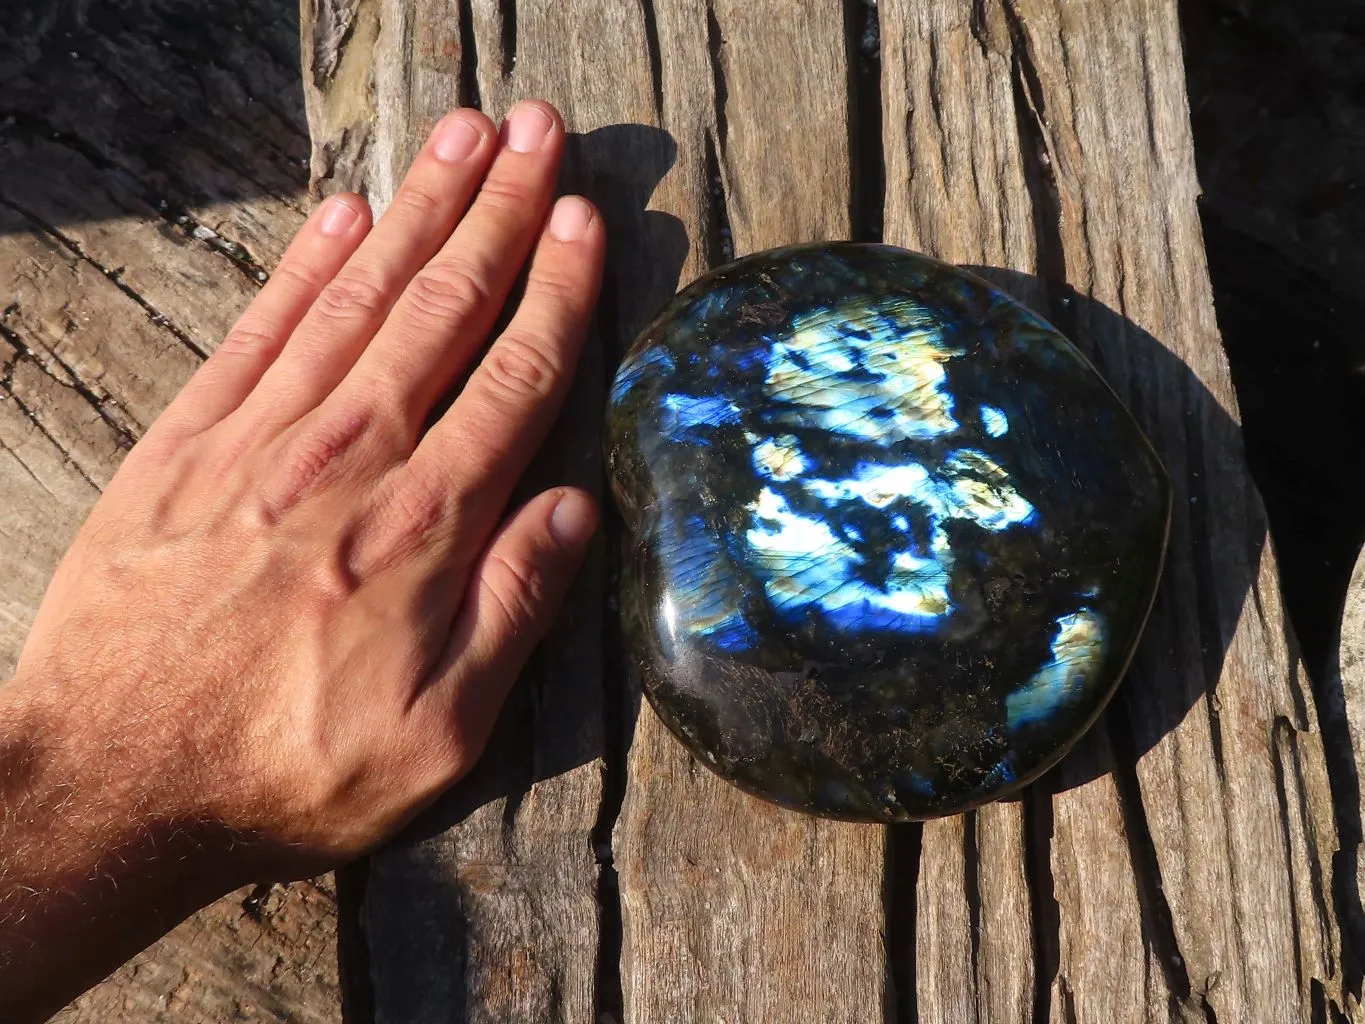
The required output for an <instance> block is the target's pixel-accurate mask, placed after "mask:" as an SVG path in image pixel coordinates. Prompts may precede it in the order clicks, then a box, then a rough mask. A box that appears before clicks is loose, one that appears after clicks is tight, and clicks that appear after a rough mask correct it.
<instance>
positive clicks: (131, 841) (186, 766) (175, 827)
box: [0, 676, 257, 913]
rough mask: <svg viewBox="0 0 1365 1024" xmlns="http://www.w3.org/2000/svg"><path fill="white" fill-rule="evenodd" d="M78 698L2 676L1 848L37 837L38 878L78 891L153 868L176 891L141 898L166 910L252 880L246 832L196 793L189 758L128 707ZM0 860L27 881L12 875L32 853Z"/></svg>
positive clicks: (149, 873) (30, 862)
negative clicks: (148, 730) (149, 731)
mask: <svg viewBox="0 0 1365 1024" xmlns="http://www.w3.org/2000/svg"><path fill="white" fill-rule="evenodd" d="M83 696H84V695H83V694H82V693H81V692H79V691H78V690H77V688H75V687H72V686H67V685H63V684H60V683H58V682H55V681H50V680H45V679H42V680H40V679H35V678H33V677H31V676H29V677H25V676H20V677H18V678H16V679H14V680H13V681H12V682H10V683H8V684H0V723H3V724H2V725H0V803H3V806H4V809H5V812H6V813H5V814H4V815H0V852H3V853H6V854H12V853H13V852H14V851H16V850H23V849H24V848H25V847H26V846H33V847H36V846H38V845H39V844H40V845H41V847H42V848H43V855H42V858H41V862H42V871H43V873H44V874H45V875H48V876H51V878H50V879H46V880H49V881H52V882H56V883H59V884H67V885H74V886H78V887H80V888H81V889H82V890H95V889H98V888H100V887H101V886H103V885H109V886H122V885H132V886H133V888H135V889H142V888H145V886H143V885H141V884H140V883H139V882H138V880H139V879H140V878H142V877H147V878H155V879H157V880H158V883H161V884H162V886H163V887H165V888H168V889H171V888H173V889H174V891H173V892H168V893H167V894H166V897H165V899H164V900H162V899H161V898H160V896H159V895H158V894H155V893H145V892H144V893H143V897H144V898H154V900H155V902H156V903H157V904H158V905H161V904H162V903H163V902H164V904H165V907H166V910H167V911H168V912H169V911H173V910H175V909H177V907H178V906H179V905H181V904H184V905H186V909H185V911H184V912H185V913H188V912H189V911H191V910H193V909H195V906H191V905H189V904H196V905H202V904H203V903H207V902H209V901H211V900H212V899H214V898H216V897H217V896H219V895H222V894H223V893H225V892H228V891H230V890H232V889H233V888H236V887H237V886H239V885H242V884H245V882H247V881H250V880H252V879H253V877H254V875H255V872H256V869H257V864H256V863H255V862H254V861H253V860H252V859H251V858H250V857H249V856H248V854H249V853H250V852H251V844H250V842H249V837H246V836H239V835H234V834H233V832H232V830H231V829H230V828H229V827H228V826H227V824H226V823H225V822H223V821H222V820H221V818H220V816H219V815H218V814H217V813H216V810H215V809H214V808H213V807H212V806H210V803H209V802H208V801H206V800H204V799H202V798H201V793H200V787H199V784H198V783H199V780H198V779H197V777H196V768H195V765H194V761H193V759H192V758H187V757H184V756H182V755H183V752H180V751H177V750H176V746H177V744H176V743H175V742H174V741H172V740H171V739H170V738H167V737H154V736H148V735H143V734H141V732H140V730H139V722H138V721H137V717H138V716H136V714H120V713H117V712H116V711H114V710H113V709H110V708H108V707H105V706H101V704H100V703H99V702H98V701H92V700H89V699H83ZM122 710H123V711H125V712H127V711H129V710H130V709H127V708H124V709H122ZM0 861H8V863H9V865H10V867H9V868H8V869H0V885H4V884H5V883H10V884H15V883H17V884H19V885H24V884H26V883H25V881H24V879H23V878H22V877H14V876H16V875H18V874H21V873H22V872H24V870H25V868H27V871H28V873H30V874H32V873H33V872H34V864H35V861H36V858H35V857H27V858H22V857H21V858H16V857H13V856H9V857H0ZM153 861H154V862H155V863H154V864H153V863H152V862H153ZM163 880H164V882H163Z"/></svg>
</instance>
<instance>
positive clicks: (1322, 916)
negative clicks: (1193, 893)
mask: <svg viewBox="0 0 1365 1024" xmlns="http://www.w3.org/2000/svg"><path fill="white" fill-rule="evenodd" d="M1299 731H1300V730H1299V728H1298V727H1296V726H1295V724H1294V723H1293V722H1290V721H1289V720H1288V719H1286V718H1284V717H1283V716H1280V717H1279V718H1277V719H1276V720H1275V725H1274V735H1275V739H1276V743H1275V747H1276V762H1277V770H1278V764H1279V762H1280V760H1281V759H1284V760H1285V761H1286V762H1287V763H1288V766H1289V767H1291V768H1292V770H1293V774H1294V778H1295V779H1296V780H1298V784H1297V785H1295V786H1294V790H1295V793H1296V794H1297V796H1298V807H1297V813H1298V818H1299V828H1298V831H1300V832H1301V833H1303V838H1304V840H1305V841H1306V842H1309V843H1310V844H1311V843H1312V840H1313V838H1314V837H1313V834H1312V831H1311V830H1312V827H1313V821H1314V818H1315V815H1314V813H1313V809H1312V807H1310V806H1309V804H1308V795H1307V791H1306V787H1305V786H1304V785H1303V779H1304V776H1305V771H1304V766H1303V762H1302V759H1301V757H1300V752H1299ZM1281 747H1283V748H1284V750H1283V753H1281V752H1280V748H1281ZM1277 780H1278V777H1277ZM1286 811H1287V807H1286ZM1284 820H1286V821H1287V820H1288V816H1287V813H1286V815H1285V818H1284ZM1286 853H1287V854H1288V856H1287V857H1286V860H1287V861H1288V862H1289V863H1290V864H1291V865H1292V862H1293V847H1292V846H1286ZM1306 859H1307V861H1308V875H1309V883H1310V884H1309V886H1308V891H1309V893H1310V894H1311V896H1312V899H1313V912H1314V915H1315V916H1316V918H1317V921H1318V922H1319V929H1318V932H1319V934H1318V944H1319V945H1320V946H1322V947H1324V948H1325V950H1326V953H1327V955H1328V957H1329V958H1330V959H1332V960H1336V959H1338V958H1339V951H1338V950H1336V949H1334V948H1333V942H1332V929H1331V927H1330V924H1329V922H1330V921H1331V920H1332V914H1331V908H1330V907H1329V906H1328V904H1327V899H1326V892H1327V888H1328V886H1327V885H1326V880H1325V879H1324V878H1323V876H1322V864H1321V863H1320V862H1319V860H1318V858H1316V857H1311V856H1310V857H1308V858H1306ZM1291 876H1292V871H1291ZM1290 892H1291V893H1293V892H1294V890H1292V889H1291V890H1290ZM1295 902H1297V900H1296V901H1295ZM1300 917H1303V918H1305V919H1307V918H1308V915H1307V914H1305V913H1302V912H1301V913H1296V914H1295V915H1294V920H1295V921H1298V920H1299V919H1300Z"/></svg>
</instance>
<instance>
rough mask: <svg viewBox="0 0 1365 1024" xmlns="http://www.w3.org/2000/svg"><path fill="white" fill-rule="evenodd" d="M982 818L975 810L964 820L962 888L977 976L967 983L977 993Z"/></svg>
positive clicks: (973, 963) (979, 943)
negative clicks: (978, 844) (979, 828)
mask: <svg viewBox="0 0 1365 1024" xmlns="http://www.w3.org/2000/svg"><path fill="white" fill-rule="evenodd" d="M978 822H979V816H978V814H977V812H976V811H968V812H967V813H966V814H964V815H963V818H962V873H963V879H962V889H963V895H964V896H965V897H966V901H967V938H968V941H969V943H970V944H971V949H972V958H971V968H972V971H973V973H974V975H975V976H974V977H972V978H971V979H970V980H969V981H968V985H969V987H970V988H971V990H972V991H973V992H975V991H977V988H978V985H979V980H980V971H981V856H980V851H979V850H978V848H977V838H976V830H977V825H978Z"/></svg>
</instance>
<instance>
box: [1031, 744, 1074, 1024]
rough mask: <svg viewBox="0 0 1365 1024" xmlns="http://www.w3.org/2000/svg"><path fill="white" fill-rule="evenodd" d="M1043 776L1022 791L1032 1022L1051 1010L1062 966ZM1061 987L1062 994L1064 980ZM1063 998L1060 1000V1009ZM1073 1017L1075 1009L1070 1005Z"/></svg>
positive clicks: (1037, 1023) (1048, 794)
mask: <svg viewBox="0 0 1365 1024" xmlns="http://www.w3.org/2000/svg"><path fill="white" fill-rule="evenodd" d="M1055 774H1056V773H1055V769H1054V771H1053V772H1050V773H1048V774H1047V775H1045V776H1043V778H1042V779H1040V780H1038V781H1037V782H1035V783H1034V784H1033V785H1032V786H1030V787H1029V788H1028V789H1027V790H1025V792H1024V796H1023V801H1024V844H1025V846H1024V874H1025V876H1026V877H1027V879H1028V888H1029V894H1030V897H1031V898H1030V900H1029V910H1030V913H1031V915H1032V917H1033V962H1034V965H1035V970H1034V982H1033V1022H1034V1024H1047V1022H1048V1021H1049V1019H1050V1014H1051V1010H1052V983H1053V982H1054V981H1056V980H1057V972H1058V970H1059V969H1060V966H1061V945H1062V940H1061V935H1062V919H1061V907H1060V906H1059V905H1058V903H1057V889H1056V883H1055V882H1054V880H1053V877H1052V832H1053V815H1052V790H1051V787H1050V786H1049V785H1048V782H1049V781H1050V780H1051V779H1053V778H1054V777H1055ZM1060 989H1061V991H1062V993H1063V996H1064V997H1065V995H1066V992H1067V987H1066V979H1065V978H1063V979H1061V982H1060ZM1065 1005H1066V1001H1065V999H1064V1000H1063V1010H1065ZM1072 1012H1073V1017H1074V1008H1073V1011H1072Z"/></svg>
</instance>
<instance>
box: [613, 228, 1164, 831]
mask: <svg viewBox="0 0 1365 1024" xmlns="http://www.w3.org/2000/svg"><path fill="white" fill-rule="evenodd" d="M608 448H609V456H610V462H611V471H612V482H613V488H614V490H615V493H616V497H617V503H618V505H619V507H620V510H621V513H622V517H623V519H624V522H625V528H626V538H625V540H626V548H625V557H624V559H623V564H622V572H621V600H620V604H621V611H622V618H623V625H624V632H625V638H626V642H627V645H628V655H629V660H630V664H631V666H632V668H633V670H634V671H635V672H636V673H637V675H638V678H639V681H640V683H641V684H642V686H643V687H644V690H645V692H646V694H648V696H649V698H650V700H651V702H652V703H653V705H654V707H655V709H656V710H657V711H658V712H659V714H660V716H661V717H662V718H663V720H664V721H665V722H666V723H667V724H668V726H669V727H670V728H671V729H672V730H673V732H674V733H676V734H677V736H678V738H679V739H681V740H682V742H683V743H684V744H686V746H687V747H688V748H689V749H690V750H691V751H692V753H693V754H694V755H695V756H696V757H697V758H698V759H699V760H701V761H702V762H704V763H705V764H707V765H709V766H710V767H711V768H713V769H714V770H715V771H717V772H718V773H719V774H721V775H722V776H724V777H725V778H727V779H730V780H731V781H733V782H735V783H737V784H739V785H740V786H742V787H744V788H745V789H747V790H750V791H751V792H754V793H756V794H758V795H760V796H764V797H767V798H768V799H771V800H775V801H777V802H778V803H781V804H785V805H787V806H789V807H796V808H800V809H803V810H807V811H812V812H815V813H819V814H827V815H833V816H837V817H848V818H861V819H869V820H878V821H885V820H901V819H905V818H919V817H927V816H931V815H936V814H946V813H950V812H953V811H958V810H961V809H963V808H966V807H970V806H972V805H974V804H978V803H981V802H983V801H986V800H990V799H992V798H994V797H998V796H1002V795H1004V794H1006V793H1008V792H1010V791H1011V790H1014V789H1017V788H1018V787H1020V786H1022V785H1023V784H1024V783H1026V782H1028V781H1029V780H1030V779H1032V778H1034V777H1036V776H1037V775H1039V774H1040V773H1041V772H1043V771H1044V770H1045V769H1046V768H1047V767H1048V766H1050V765H1051V764H1053V763H1054V762H1055V761H1056V760H1057V759H1058V758H1059V757H1061V755H1062V753H1063V752H1064V751H1065V750H1066V748H1067V747H1068V746H1069V745H1070V744H1071V743H1072V742H1073V741H1074V740H1075V739H1076V738H1077V737H1078V736H1079V735H1080V734H1081V732H1083V731H1084V730H1085V728H1086V727H1087V726H1088V725H1089V724H1090V723H1091V722H1092V721H1094V719H1095V717H1096V715H1098V713H1099V711H1100V709H1101V708H1102V707H1103V705H1104V703H1105V701H1106V700H1107V699H1108V698H1109V696H1110V694H1111V693H1112V692H1113V690H1114V687H1115V686H1116V685H1117V683H1118V680H1119V678H1120V676H1121V675H1122V674H1123V671H1124V669H1125V667H1126V666H1127V664H1128V661H1129V658H1130V657H1131V655H1132V653H1133V648H1134V646H1135V644H1136V643H1137V640H1138V635H1139V633H1140V632H1141V629H1142V625H1143V621H1144V619H1145V617H1146V615H1147V611H1148V608H1149V607H1150V605H1151V602H1152V597H1153V593H1154V591H1155V589H1156V585H1157V578H1158V576H1159V574H1160V570H1161V561H1162V555H1163V551H1164V548H1165V543H1166V531H1167V523H1168V520H1169V516H1170V500H1171V499H1170V487H1169V484H1168V483H1167V479H1166V476H1165V473H1164V471H1163V470H1162V467H1161V464H1160V462H1159V461H1158V460H1157V457H1156V454H1155V453H1154V452H1153V451H1152V448H1151V446H1150V445H1149V444H1148V443H1147V441H1146V439H1145V438H1144V437H1143V436H1142V434H1141V433H1140V432H1139V430H1138V427H1137V424H1136V423H1135V422H1134V421H1133V418H1132V417H1131V416H1130V415H1129V414H1128V412H1127V410H1126V409H1125V408H1124V407H1123V405H1122V404H1121V403H1120V402H1119V400H1118V398H1117V397H1115V395H1114V393H1113V392H1112V391H1110V389H1109V388H1108V386H1107V385H1106V384H1105V383H1104V381H1103V380H1102V379H1101V378H1100V376H1099V374H1098V373H1096V371H1095V369H1094V368H1093V367H1092V366H1091V365H1090V364H1089V363H1088V362H1086V360H1085V359H1084V357H1082V356H1081V354H1080V353H1079V352H1078V351H1077V350H1076V349H1075V348H1074V347H1073V346H1072V345H1071V344H1070V343H1069V342H1068V341H1067V340H1066V339H1065V338H1063V337H1062V336H1061V335H1060V334H1058V333H1057V331H1056V330H1054V329H1053V328H1052V327H1051V326H1049V325H1048V324H1047V323H1045V322H1044V321H1042V320H1040V319H1039V318H1038V317H1036V316H1034V315H1033V314H1032V313H1030V312H1029V311H1028V310H1026V309H1024V308H1023V307H1022V306H1020V305H1018V304H1017V303H1016V302H1014V301H1013V300H1011V299H1009V298H1007V297H1006V296H1005V295H1003V294H1001V293H1000V292H998V291H996V290H994V289H993V288H991V287H990V286H988V285H987V284H985V283H984V282H983V281H981V280H980V279H978V278H975V277H972V276H970V275H968V274H966V273H964V272H962V271H960V270H957V269H955V268H953V267H949V266H947V265H944V264H941V263H938V262H936V261H933V260H930V259H927V258H926V257H923V256H919V255H916V254H914V253H910V252H905V251H903V250H899V249H893V248H889V247H884V246H861V245H851V244H843V245H821V246H802V247H795V248H788V249H778V250H774V251H772V252H767V253H761V254H759V255H756V256H751V257H749V258H747V259H743V260H740V261H739V262H737V263H733V264H731V265H730V266H728V267H724V268H722V269H720V270H717V271H715V272H714V273H711V274H708V275H707V276H706V277H704V278H702V279H701V280H699V281H698V282H696V283H695V284H693V285H692V286H691V287H689V288H688V289H686V290H685V291H683V292H682V293H681V294H679V295H678V296H677V297H676V298H675V299H674V300H673V301H672V302H671V303H669V305H668V306H667V307H666V308H665V309H664V311H663V313H662V314H661V315H660V316H659V318H658V319H657V320H655V321H654V323H652V324H651V325H650V326H649V327H648V328H646V330H645V331H644V333H643V334H642V335H641V336H640V338H639V340H638V341H636V343H635V345H634V346H633V347H632V348H631V350H630V352H629V354H628V355H627V356H626V358H625V361H624V362H623V363H622V365H621V368H620V371H619V372H618V374H617V376H616V381H615V384H614V386H613V388H612V392H611V399H610V407H609V425H608Z"/></svg>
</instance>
